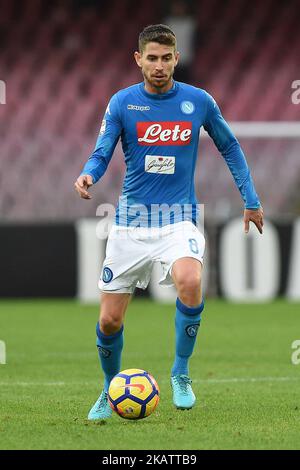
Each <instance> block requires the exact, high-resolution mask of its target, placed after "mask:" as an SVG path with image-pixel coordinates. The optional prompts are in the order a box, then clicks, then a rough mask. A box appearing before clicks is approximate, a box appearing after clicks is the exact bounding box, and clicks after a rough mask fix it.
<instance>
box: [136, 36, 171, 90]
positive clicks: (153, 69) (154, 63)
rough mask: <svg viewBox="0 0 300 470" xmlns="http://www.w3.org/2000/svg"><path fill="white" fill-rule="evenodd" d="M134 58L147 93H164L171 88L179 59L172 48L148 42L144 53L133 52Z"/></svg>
mask: <svg viewBox="0 0 300 470" xmlns="http://www.w3.org/2000/svg"><path fill="white" fill-rule="evenodd" d="M134 56H135V60H136V62H137V64H138V66H139V67H140V68H141V71H142V74H143V76H144V80H145V86H146V89H147V90H148V91H150V92H152V93H165V92H166V91H168V90H169V89H170V88H171V86H172V77H173V74H174V68H175V66H176V65H177V62H178V58H179V53H178V52H175V50H174V47H172V46H165V45H164V44H158V43H156V42H148V43H147V44H146V46H145V49H144V51H143V52H142V53H140V52H135V54H134Z"/></svg>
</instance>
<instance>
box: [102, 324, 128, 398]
mask: <svg viewBox="0 0 300 470" xmlns="http://www.w3.org/2000/svg"><path fill="white" fill-rule="evenodd" d="M123 329H124V327H123V326H122V327H121V329H120V330H119V331H117V332H116V333H114V334H113V335H105V334H104V333H102V331H100V327H99V323H98V322H97V325H96V333H97V341H96V344H97V348H98V354H99V359H100V362H101V366H102V370H103V372H104V390H105V391H106V392H107V390H108V387H109V384H110V382H111V380H112V378H113V377H114V376H115V375H116V374H118V373H119V372H120V366H121V354H122V349H123Z"/></svg>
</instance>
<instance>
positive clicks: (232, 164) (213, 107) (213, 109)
mask: <svg viewBox="0 0 300 470" xmlns="http://www.w3.org/2000/svg"><path fill="white" fill-rule="evenodd" d="M207 97H208V102H207V112H206V119H205V122H204V129H205V130H206V131H207V132H208V134H209V135H210V137H211V138H212V139H213V141H214V143H215V145H216V147H217V149H218V150H219V152H220V153H221V154H222V156H223V157H224V159H225V161H226V163H227V165H228V168H229V170H230V172H231V174H232V176H233V178H234V181H235V183H236V185H237V187H238V189H239V191H240V193H241V196H242V198H243V201H244V204H245V209H244V226H245V232H246V233H248V231H249V223H250V222H253V223H254V224H255V225H256V227H257V229H258V231H259V232H260V233H262V230H263V209H262V207H261V203H260V201H259V198H258V195H257V193H256V191H255V187H254V183H253V180H252V177H251V173H250V170H249V167H248V164H247V161H246V158H245V155H244V153H243V151H242V149H241V146H240V144H239V141H238V140H237V138H236V137H235V136H234V135H233V133H232V131H231V129H230V127H229V126H228V124H227V122H226V121H225V119H224V118H223V116H222V114H221V111H220V109H219V107H218V105H217V103H216V102H215V100H214V99H213V98H212V97H211V96H210V95H209V94H207Z"/></svg>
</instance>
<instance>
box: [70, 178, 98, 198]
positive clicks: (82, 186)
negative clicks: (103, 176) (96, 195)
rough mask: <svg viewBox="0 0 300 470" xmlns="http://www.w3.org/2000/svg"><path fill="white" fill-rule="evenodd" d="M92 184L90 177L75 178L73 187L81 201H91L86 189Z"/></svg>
mask: <svg viewBox="0 0 300 470" xmlns="http://www.w3.org/2000/svg"><path fill="white" fill-rule="evenodd" d="M92 184H93V178H92V177H91V175H81V176H79V178H77V181H76V182H75V184H74V187H75V189H76V191H77V192H78V194H79V196H80V197H82V199H92V196H91V195H90V194H89V193H88V189H89V187H90V186H92Z"/></svg>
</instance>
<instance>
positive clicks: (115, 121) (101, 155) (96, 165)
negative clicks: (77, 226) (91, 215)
mask: <svg viewBox="0 0 300 470" xmlns="http://www.w3.org/2000/svg"><path fill="white" fill-rule="evenodd" d="M121 132H122V124H121V118H120V109H119V102H118V97H117V95H114V96H113V97H112V98H111V100H110V102H109V105H108V107H107V109H106V112H105V115H104V118H103V121H102V124H101V129H100V133H99V136H98V139H97V142H96V146H95V149H94V151H93V153H92V154H91V156H90V157H89V159H88V161H87V162H86V164H85V165H84V168H83V170H82V172H81V174H80V176H79V177H78V178H77V180H76V182H75V185H74V186H75V189H76V191H77V192H78V194H79V195H80V197H82V198H83V199H91V195H90V194H89V192H88V189H89V187H90V186H92V185H93V184H95V183H97V181H99V179H100V178H101V177H102V176H103V175H104V173H105V171H106V169H107V167H108V164H109V162H110V160H111V157H112V155H113V153H114V150H115V147H116V145H117V142H118V140H119V137H120V135H121Z"/></svg>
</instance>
